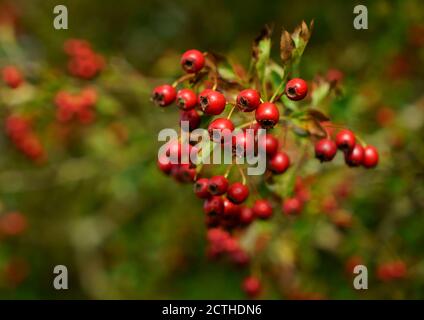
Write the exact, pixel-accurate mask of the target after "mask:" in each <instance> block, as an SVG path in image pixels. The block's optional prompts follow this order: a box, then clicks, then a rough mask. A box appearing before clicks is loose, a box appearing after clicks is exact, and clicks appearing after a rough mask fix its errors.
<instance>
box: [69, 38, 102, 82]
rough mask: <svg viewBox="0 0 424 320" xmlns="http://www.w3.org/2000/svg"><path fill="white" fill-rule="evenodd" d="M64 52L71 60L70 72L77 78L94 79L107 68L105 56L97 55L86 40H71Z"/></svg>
mask: <svg viewBox="0 0 424 320" xmlns="http://www.w3.org/2000/svg"><path fill="white" fill-rule="evenodd" d="M64 50H65V52H66V54H67V55H68V56H69V58H70V60H69V62H68V71H69V73H70V74H71V75H73V76H75V77H78V78H82V79H92V78H94V77H95V76H96V75H98V74H99V72H100V71H102V70H103V68H104V66H105V61H104V58H103V56H102V55H100V54H98V53H96V52H95V51H94V50H93V49H92V48H91V45H90V43H89V42H87V41H85V40H80V39H69V40H67V41H66V42H65V45H64Z"/></svg>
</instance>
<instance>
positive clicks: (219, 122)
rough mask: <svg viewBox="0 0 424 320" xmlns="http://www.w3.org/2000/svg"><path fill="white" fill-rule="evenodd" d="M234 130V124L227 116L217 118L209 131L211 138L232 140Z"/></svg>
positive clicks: (217, 140)
mask: <svg viewBox="0 0 424 320" xmlns="http://www.w3.org/2000/svg"><path fill="white" fill-rule="evenodd" d="M233 130H234V124H233V123H232V121H231V120H229V119H226V118H217V119H215V120H213V121H212V122H211V123H210V124H209V126H208V132H209V136H210V137H211V139H212V140H213V141H215V142H221V143H223V142H224V141H228V142H231V134H232V132H233Z"/></svg>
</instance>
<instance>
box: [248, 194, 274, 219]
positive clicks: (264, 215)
mask: <svg viewBox="0 0 424 320" xmlns="http://www.w3.org/2000/svg"><path fill="white" fill-rule="evenodd" d="M252 210H253V213H254V214H255V217H257V218H259V219H264V220H265V219H268V218H270V217H271V216H272V206H271V204H270V203H269V201H268V200H265V199H259V200H256V201H255V203H254V204H253V207H252Z"/></svg>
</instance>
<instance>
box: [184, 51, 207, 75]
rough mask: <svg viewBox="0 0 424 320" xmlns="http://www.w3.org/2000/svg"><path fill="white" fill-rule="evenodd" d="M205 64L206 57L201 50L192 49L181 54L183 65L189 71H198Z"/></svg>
mask: <svg viewBox="0 0 424 320" xmlns="http://www.w3.org/2000/svg"><path fill="white" fill-rule="evenodd" d="M204 65H205V57H204V56H203V53H201V52H200V51H199V50H196V49H192V50H188V51H186V52H184V53H183V55H182V56H181V66H182V67H183V69H184V71H185V72H187V73H197V72H199V71H200V70H201V69H202V68H203V67H204Z"/></svg>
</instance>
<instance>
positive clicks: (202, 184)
mask: <svg viewBox="0 0 424 320" xmlns="http://www.w3.org/2000/svg"><path fill="white" fill-rule="evenodd" d="M208 184H209V180H208V179H206V178H200V179H198V180H197V181H196V182H195V183H194V193H195V194H196V196H197V197H198V198H200V199H207V198H209V197H210V196H211V194H210V193H209V191H208Z"/></svg>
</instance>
